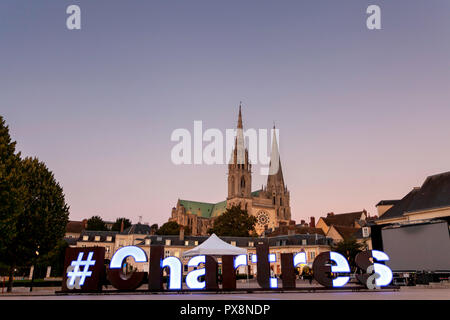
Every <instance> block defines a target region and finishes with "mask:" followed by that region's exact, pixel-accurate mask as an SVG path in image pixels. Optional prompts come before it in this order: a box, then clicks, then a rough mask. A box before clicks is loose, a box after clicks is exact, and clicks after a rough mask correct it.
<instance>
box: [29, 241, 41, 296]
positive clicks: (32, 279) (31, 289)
mask: <svg viewBox="0 0 450 320" xmlns="http://www.w3.org/2000/svg"><path fill="white" fill-rule="evenodd" d="M35 254H36V258H35V259H34V261H35V263H36V262H37V259H38V257H39V246H38V247H37V250H36V252H35ZM35 268H36V267H35V266H34V265H33V274H32V275H31V284H30V292H32V291H33V282H34V272H35V271H36V270H35Z"/></svg>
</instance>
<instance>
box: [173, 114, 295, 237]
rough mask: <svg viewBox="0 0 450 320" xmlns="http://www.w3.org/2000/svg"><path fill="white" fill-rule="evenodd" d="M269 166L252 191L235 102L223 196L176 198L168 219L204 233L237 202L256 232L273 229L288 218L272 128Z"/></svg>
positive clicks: (287, 202)
mask: <svg viewBox="0 0 450 320" xmlns="http://www.w3.org/2000/svg"><path fill="white" fill-rule="evenodd" d="M276 164H278V165H276ZM270 167H271V168H272V169H273V170H272V171H271V172H274V174H270V175H268V177H267V185H266V186H263V187H262V188H261V189H260V190H257V191H253V192H252V190H251V187H252V164H251V163H250V161H249V158H248V149H247V148H246V147H245V144H244V134H243V122H242V112H241V107H240V106H239V116H238V124H237V135H236V139H235V145H234V149H233V153H232V155H231V161H230V163H229V164H228V196H227V198H226V200H224V201H221V202H218V203H206V202H199V201H191V200H181V199H179V200H178V201H177V204H176V206H175V207H174V208H172V213H171V217H170V219H169V221H176V222H177V223H178V224H180V225H182V226H184V227H186V228H188V229H189V230H190V231H191V234H192V235H206V234H207V231H208V229H209V228H211V227H212V226H213V224H214V219H215V218H217V217H218V216H220V215H221V214H222V213H224V212H225V210H226V209H227V208H230V207H231V206H233V205H238V206H240V207H241V208H242V209H243V210H247V211H248V213H249V214H250V215H253V216H255V217H256V218H257V225H256V227H255V229H256V232H257V233H258V234H261V233H262V232H263V231H264V230H265V229H266V228H271V229H275V228H276V227H278V226H279V225H280V223H282V222H284V223H289V221H290V220H291V207H290V194H289V190H288V189H287V186H286V184H285V181H284V177H283V171H282V168H281V160H280V156H279V153H278V143H277V139H276V136H275V132H274V135H273V143H272V151H271V162H270ZM275 171H276V172H275Z"/></svg>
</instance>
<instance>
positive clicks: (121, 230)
mask: <svg viewBox="0 0 450 320" xmlns="http://www.w3.org/2000/svg"><path fill="white" fill-rule="evenodd" d="M122 232H123V219H122V222H121V223H120V233H122Z"/></svg>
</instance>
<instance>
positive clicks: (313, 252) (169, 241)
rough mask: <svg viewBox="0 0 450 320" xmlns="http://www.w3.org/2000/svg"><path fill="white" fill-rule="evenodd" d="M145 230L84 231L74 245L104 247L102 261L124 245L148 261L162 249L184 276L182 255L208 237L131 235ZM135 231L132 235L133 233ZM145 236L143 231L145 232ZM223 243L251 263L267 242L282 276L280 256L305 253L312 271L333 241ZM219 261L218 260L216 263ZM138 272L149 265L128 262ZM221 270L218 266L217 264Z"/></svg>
mask: <svg viewBox="0 0 450 320" xmlns="http://www.w3.org/2000/svg"><path fill="white" fill-rule="evenodd" d="M134 226H135V225H134ZM144 229H145V228H141V227H136V228H133V227H131V229H130V230H128V231H127V232H125V231H124V232H123V233H118V232H113V231H84V232H83V233H82V235H81V236H80V238H79V239H78V241H77V244H76V246H77V247H99V246H102V247H105V251H106V254H105V259H108V260H110V259H111V257H112V255H113V254H114V252H115V251H116V250H118V249H119V248H120V247H122V246H124V245H135V246H138V247H140V248H141V249H143V250H144V251H145V252H146V253H147V256H148V257H150V250H151V248H152V245H163V246H164V255H165V257H168V256H174V257H177V258H179V259H180V260H181V261H182V262H183V266H184V274H186V273H187V272H189V271H191V270H192V268H188V267H187V262H188V261H189V259H190V258H184V257H183V253H184V252H185V251H188V250H191V249H193V248H194V247H196V246H198V245H200V244H201V243H203V241H205V240H206V239H208V236H185V235H184V233H183V232H181V233H180V235H176V236H169V235H150V234H147V235H145V234H140V233H133V232H142V231H144ZM133 230H135V231H133ZM144 232H145V231H144ZM220 238H221V239H222V240H223V241H226V242H228V243H229V244H231V245H233V246H237V247H241V248H245V249H247V252H248V259H249V261H251V257H252V255H254V254H256V245H257V243H258V241H268V243H269V251H270V253H274V254H275V255H276V262H274V263H271V267H272V268H273V270H274V272H275V273H276V274H277V275H279V274H280V273H281V256H280V255H281V253H298V252H302V251H303V252H305V253H306V257H307V265H308V266H309V267H312V263H313V261H314V259H315V257H316V256H317V255H319V254H320V253H322V252H326V251H329V250H330V245H331V242H332V240H331V239H329V238H327V237H325V236H324V235H322V234H295V235H283V236H274V237H269V238H266V239H261V238H255V237H220ZM220 262H221V259H220V258H219V263H220ZM128 263H129V264H131V265H133V266H134V267H135V268H136V269H137V270H139V271H145V272H148V263H134V261H128ZM219 270H220V264H219ZM248 271H249V274H250V275H254V274H255V273H256V264H255V263H250V268H249V270H248ZM238 273H241V274H244V273H247V270H246V268H245V267H240V268H239V269H238Z"/></svg>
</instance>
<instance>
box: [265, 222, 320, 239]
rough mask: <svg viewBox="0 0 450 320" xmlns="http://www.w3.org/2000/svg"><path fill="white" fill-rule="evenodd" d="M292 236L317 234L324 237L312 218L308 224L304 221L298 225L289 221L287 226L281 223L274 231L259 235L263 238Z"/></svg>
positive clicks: (270, 230)
mask: <svg viewBox="0 0 450 320" xmlns="http://www.w3.org/2000/svg"><path fill="white" fill-rule="evenodd" d="M294 234H318V235H322V236H325V233H324V232H323V230H322V229H320V228H316V227H315V224H314V217H311V222H310V223H309V224H308V223H306V222H305V221H304V220H301V222H300V224H295V221H293V220H291V221H289V224H287V223H286V222H284V221H282V222H280V223H279V226H278V227H276V228H275V229H273V230H272V229H267V230H264V232H263V233H262V234H261V236H263V237H275V236H282V235H294Z"/></svg>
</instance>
